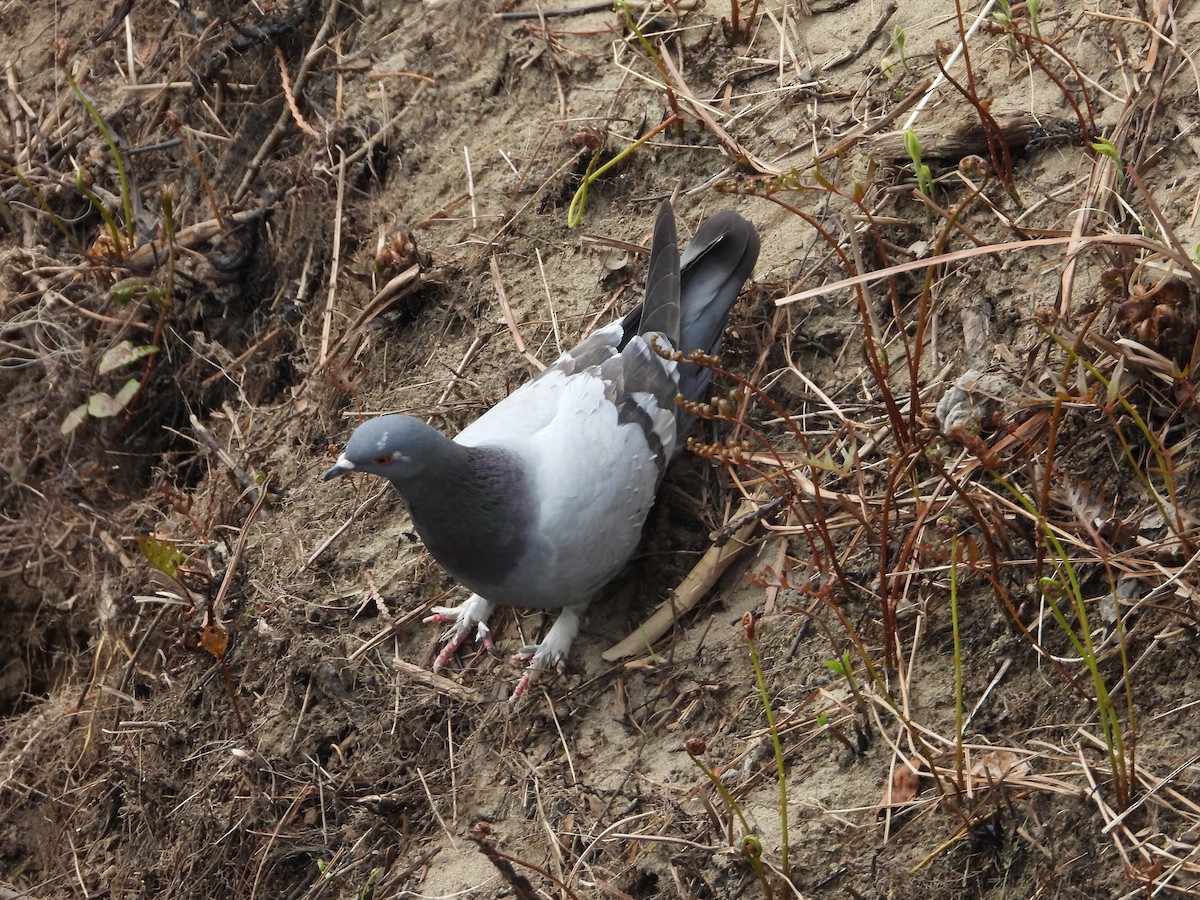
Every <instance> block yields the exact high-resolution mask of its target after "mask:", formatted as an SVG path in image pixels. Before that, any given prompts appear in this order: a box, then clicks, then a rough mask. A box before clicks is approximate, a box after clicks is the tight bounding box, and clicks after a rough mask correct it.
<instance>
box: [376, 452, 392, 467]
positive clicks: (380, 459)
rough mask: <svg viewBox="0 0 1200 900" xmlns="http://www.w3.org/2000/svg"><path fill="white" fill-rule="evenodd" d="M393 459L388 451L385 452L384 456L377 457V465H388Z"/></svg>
mask: <svg viewBox="0 0 1200 900" xmlns="http://www.w3.org/2000/svg"><path fill="white" fill-rule="evenodd" d="M391 461H392V457H391V455H390V454H388V453H385V454H383V455H382V456H377V457H375V465H377V466H386V465H387V464H388V463H390V462H391Z"/></svg>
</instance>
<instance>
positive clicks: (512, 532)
mask: <svg viewBox="0 0 1200 900" xmlns="http://www.w3.org/2000/svg"><path fill="white" fill-rule="evenodd" d="M446 443H447V444H448V445H449V446H447V447H446V448H444V451H442V452H440V453H439V455H438V460H437V468H436V469H435V470H434V471H431V472H429V473H427V474H426V475H425V476H424V477H422V478H420V479H415V480H414V481H413V482H412V483H409V484H406V485H404V487H403V490H401V493H402V494H403V495H404V498H405V500H406V501H407V503H408V508H409V512H410V513H411V515H412V520H413V525H414V526H416V529H417V533H418V534H420V535H421V540H422V541H424V543H425V546H426V547H428V548H429V551H430V553H432V554H433V556H434V557H435V558H436V559H437V560H438V561H439V562H440V563H441V564H442V566H443V567H444V568H445V569H446V570H447V571H448V572H449V573H450V574H451V575H453V576H454V577H455V578H456V579H458V580H459V581H461V582H462V583H463V584H465V585H466V586H467V587H469V588H471V589H472V590H473V591H476V592H477V593H479V594H482V595H484V596H486V594H487V591H488V589H489V588H494V587H495V586H496V585H497V584H498V583H499V582H501V581H502V580H503V579H504V577H505V576H506V575H507V574H509V573H510V572H511V571H512V570H513V569H514V568H515V567H516V565H517V563H518V561H519V559H520V556H521V554H522V552H523V550H524V549H525V542H524V539H523V538H522V535H524V534H526V533H527V528H526V525H527V523H529V522H530V520H531V504H530V498H529V493H528V489H527V485H526V479H525V477H524V475H523V473H522V469H521V467H520V465H519V464H518V463H517V461H516V460H515V459H514V458H513V457H512V456H510V455H509V454H507V453H505V452H503V451H501V450H497V449H495V448H492V447H463V446H462V445H460V444H456V443H454V442H453V441H447V442H446ZM397 487H398V488H399V487H400V486H399V485H397Z"/></svg>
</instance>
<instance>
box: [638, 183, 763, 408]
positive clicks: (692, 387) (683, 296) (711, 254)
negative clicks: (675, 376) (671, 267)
mask: <svg viewBox="0 0 1200 900" xmlns="http://www.w3.org/2000/svg"><path fill="white" fill-rule="evenodd" d="M663 206H664V207H666V206H667V204H665V203H664V204H663ZM661 220H662V213H661V211H660V213H659V221H660V224H661ZM674 231H675V228H674V219H673V218H672V222H671V232H672V235H673V234H674ZM658 232H659V226H657V225H656V226H655V229H654V240H655V245H654V246H655V249H656V250H657V247H658ZM757 261H758V232H757V231H755V230H754V226H753V225H751V224H750V223H749V222H747V221H746V220H745V219H743V218H742V217H741V216H739V215H738V214H737V213H735V212H730V211H729V210H722V211H721V212H718V213H715V214H714V215H713V216H711V217H710V218H708V219H706V220H705V222H704V224H702V225H701V226H700V228H699V229H698V230H697V231H696V236H695V237H693V238H692V242H691V243H690V244H688V246H687V249H686V250H684V251H683V257H682V259H681V260H680V268H681V275H680V281H679V309H680V313H679V314H680V317H681V319H680V323H679V343H678V344H676V346H677V347H679V349H680V350H682V351H684V352H685V353H690V352H691V351H693V350H703V351H704V352H705V353H714V354H715V353H717V352H719V351H720V349H721V338H722V336H723V335H724V333H725V323H726V321H727V320H728V319H729V311H730V310H731V309H732V308H733V302H734V301H735V300H736V299H737V295H738V293H739V292H740V291H741V289H742V285H743V284H745V282H746V279H747V278H749V277H750V273H751V271H753V269H754V264H755V262H757ZM651 266H652V267H653V260H652V261H651ZM649 296H650V290H649V282H647V290H646V297H647V299H648V298H649ZM711 377H712V372H711V371H709V370H708V369H706V368H704V367H702V366H696V365H692V364H690V363H684V364H682V365H681V366H680V370H679V393H681V394H682V395H683V396H684V398H685V399H688V400H702V399H704V394H705V392H706V391H707V390H708V382H709V380H710V379H711Z"/></svg>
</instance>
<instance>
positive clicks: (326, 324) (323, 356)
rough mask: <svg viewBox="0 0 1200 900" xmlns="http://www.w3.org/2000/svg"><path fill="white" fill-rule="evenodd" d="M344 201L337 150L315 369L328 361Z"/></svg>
mask: <svg viewBox="0 0 1200 900" xmlns="http://www.w3.org/2000/svg"><path fill="white" fill-rule="evenodd" d="M345 199H346V157H345V154H344V153H342V150H341V148H340V147H339V148H338V177H337V204H336V205H335V207H334V215H333V258H332V259H331V260H330V263H329V290H328V291H327V292H326V294H325V312H324V315H323V316H322V318H321V352H320V354H319V355H318V357H317V368H318V369H319V368H321V367H323V366H324V365H325V363H326V361H327V360H328V359H329V336H330V334H331V333H332V331H333V303H334V300H335V299H336V297H337V279H338V271H339V270H340V263H341V258H342V251H341V248H342V207H343V205H344V203H345Z"/></svg>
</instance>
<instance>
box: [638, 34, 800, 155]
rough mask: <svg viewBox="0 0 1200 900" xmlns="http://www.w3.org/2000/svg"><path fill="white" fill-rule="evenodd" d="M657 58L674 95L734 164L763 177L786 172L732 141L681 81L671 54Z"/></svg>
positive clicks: (665, 53)
mask: <svg viewBox="0 0 1200 900" xmlns="http://www.w3.org/2000/svg"><path fill="white" fill-rule="evenodd" d="M659 58H660V59H661V60H662V64H663V71H664V72H665V73H666V74H667V75H669V76H670V78H671V81H672V82H674V88H675V93H676V94H677V95H678V97H679V99H680V100H682V101H684V102H685V103H686V104H687V105H688V106H689V107H691V110H692V113H693V114H694V115H695V116H696V118H698V119H699V120H700V121H701V122H703V123H704V124H705V125H707V126H708V130H709V131H711V132H712V133H713V135H714V136H715V137H716V139H717V141H718V142H719V143H720V144H721V146H722V147H723V148H724V150H725V152H726V153H727V154H728V155H729V156H730V157H731V158H732V159H733V160H734V161H735V162H740V163H745V164H746V165H748V166H751V167H752V168H754V169H755V170H757V171H758V172H760V173H762V174H763V175H782V174H783V173H784V172H786V171H787V169H781V168H779V166H775V165H772V164H771V163H768V162H764V161H763V160H761V159H759V158H758V157H757V156H755V155H754V154H753V153H751V152H750V151H749V150H747V149H746V148H745V147H743V146H742V145H741V144H739V143H738V142H737V141H736V140H734V138H733V137H732V136H731V135H730V134H729V132H727V131H726V130H725V129H724V128H722V127H721V126H720V125H718V124H717V120H716V119H714V118H713V117H712V114H711V113H709V111H708V109H707V108H706V107H705V105H704V104H703V103H701V102H700V101H699V100H697V99H696V95H695V94H693V93H692V90H691V88H689V87H688V86H687V82H685V81H684V80H683V76H682V75H680V74H679V69H678V68H676V66H675V61H674V60H673V59H671V54H670V53H667V52H666V51H665V50H664V51H663V52H662V53H660V54H659Z"/></svg>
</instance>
